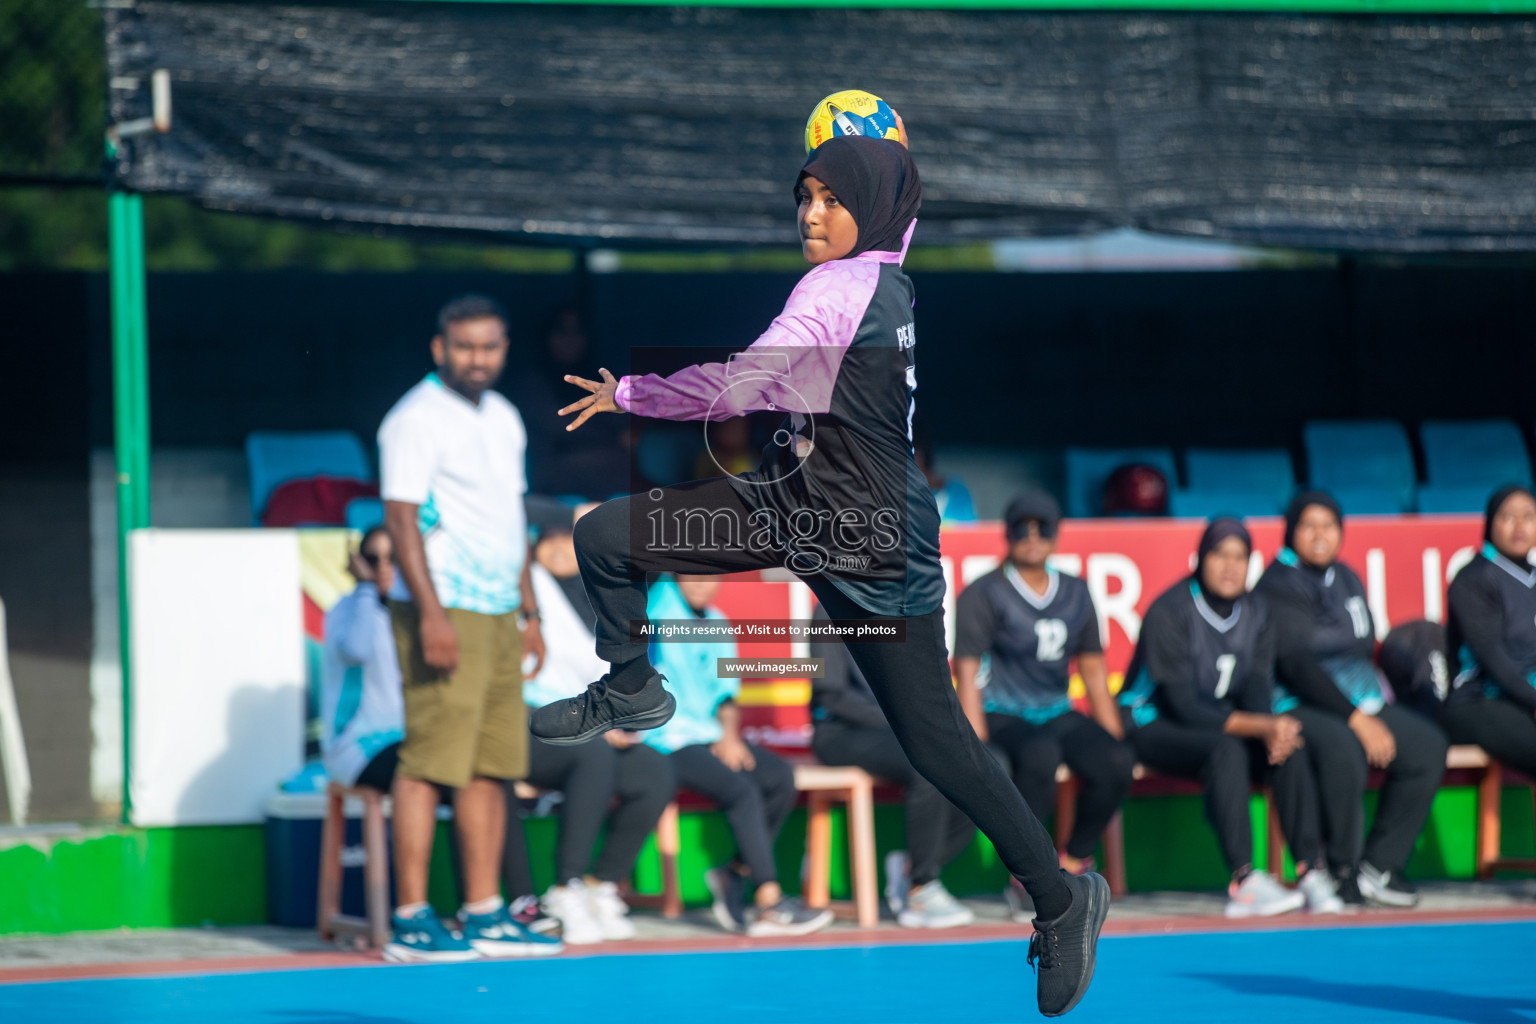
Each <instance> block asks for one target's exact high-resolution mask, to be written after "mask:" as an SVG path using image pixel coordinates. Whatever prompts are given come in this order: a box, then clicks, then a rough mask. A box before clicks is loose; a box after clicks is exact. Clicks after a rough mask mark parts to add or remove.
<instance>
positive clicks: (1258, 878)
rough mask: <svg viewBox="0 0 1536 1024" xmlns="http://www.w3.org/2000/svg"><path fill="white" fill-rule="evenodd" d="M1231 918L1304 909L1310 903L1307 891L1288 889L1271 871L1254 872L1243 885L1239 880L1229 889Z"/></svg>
mask: <svg viewBox="0 0 1536 1024" xmlns="http://www.w3.org/2000/svg"><path fill="white" fill-rule="evenodd" d="M1227 894H1228V898H1227V909H1226V916H1228V917H1273V916H1274V915H1276V914H1289V913H1290V912H1291V911H1293V910H1299V909H1301V905H1302V904H1303V903H1306V902H1307V896H1306V893H1303V892H1298V891H1297V890H1295V889H1287V888H1286V887H1285V886H1283V885H1281V884H1280V883H1279V882H1277V881H1275V879H1274V876H1273V875H1271V874H1270V873H1269V872H1267V871H1254V872H1252V873H1251V874H1249V876H1248V877H1247V878H1245V879H1243V884H1242V885H1238V884H1237V883H1236V882H1234V883H1232V885H1231V886H1230V887H1229V888H1228V889H1227Z"/></svg>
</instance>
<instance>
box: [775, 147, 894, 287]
mask: <svg viewBox="0 0 1536 1024" xmlns="http://www.w3.org/2000/svg"><path fill="white" fill-rule="evenodd" d="M807 175H809V176H810V177H813V178H815V179H816V180H817V181H819V182H821V183H822V184H823V185H825V186H827V188H829V189H830V190H831V191H832V194H833V195H835V196H837V200H838V202H840V203H842V204H843V206H844V207H846V208H847V210H848V212H849V213H850V214H852V215H853V222H854V223H855V224H857V225H858V226H859V237H858V240H857V241H855V242H854V244H853V251H852V252H850V253H849V254H848V256H857V255H859V254H860V253H862V252H869V251H870V250H875V251H877V252H900V251H901V240H902V238H903V237H904V236H905V235H906V233H907V228H909V227H911V225H912V219H913V218H914V217H916V216H917V210H918V207H920V206H921V205H922V204H923V185H922V182H921V181H919V180H918V177H917V165H916V164H915V163H913V162H912V154H911V153H909V152H907V147H906V146H903V145H902V144H901V143H899V142H888V141H886V140H885V139H871V138H868V137H866V136H863V135H839V136H837V137H836V138H834V139H828V140H827V141H826V142H823V143H822V144H821V145H819V146H817V147H816V148H815V149H813V150H811V155H810V156H808V157H806V160H805V166H803V167H801V168H800V176H799V177H798V178H796V179H795V191H796V192H797V193H798V191H799V188H800V182H801V181H802V180H803V179H804V178H805V177H806V176H807ZM797 201H798V197H797ZM848 256H845V257H843V258H844V259H847V258H848Z"/></svg>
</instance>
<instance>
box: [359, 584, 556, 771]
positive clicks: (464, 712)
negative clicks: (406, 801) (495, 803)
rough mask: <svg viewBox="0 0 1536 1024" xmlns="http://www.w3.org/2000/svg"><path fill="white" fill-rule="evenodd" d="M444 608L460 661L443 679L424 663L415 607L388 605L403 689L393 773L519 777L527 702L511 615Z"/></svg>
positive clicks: (519, 638)
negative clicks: (401, 730) (401, 736)
mask: <svg viewBox="0 0 1536 1024" xmlns="http://www.w3.org/2000/svg"><path fill="white" fill-rule="evenodd" d="M447 612H448V620H449V621H450V622H452V623H453V629H454V632H455V633H457V634H458V637H459V665H458V668H456V669H454V671H453V674H452V675H448V676H444V675H442V674H440V673H439V672H437V671H436V670H435V669H432V668H429V667H428V666H427V663H426V662H425V661H423V660H422V656H421V614H420V612H419V611H418V609H417V607H416V605H415V604H414V603H412V602H401V601H392V602H390V605H389V616H390V620H391V622H392V624H393V626H394V633H395V648H396V650H398V651H399V653H400V674H401V676H402V682H403V684H404V687H405V739H404V740H402V741H401V743H400V767H399V768H398V771H399V773H400V774H401V775H404V776H406V777H408V778H412V779H421V780H424V781H426V782H436V783H438V784H440V785H444V786H464V785H466V784H468V782H469V780H470V779H471V778H473V777H475V776H477V775H481V776H485V777H487V778H492V779H521V778H523V777H525V776H526V775H527V774H528V706H527V705H526V704H524V703H523V635H522V631H521V630H520V629H519V628H518V624H517V613H516V612H508V613H506V614H505V615H481V614H479V613H477V612H466V611H463V610H461V609H458V608H449V609H447Z"/></svg>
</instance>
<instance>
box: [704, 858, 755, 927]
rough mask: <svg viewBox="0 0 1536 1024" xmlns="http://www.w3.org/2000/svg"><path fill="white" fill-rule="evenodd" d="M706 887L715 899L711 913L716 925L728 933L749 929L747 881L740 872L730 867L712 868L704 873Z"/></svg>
mask: <svg viewBox="0 0 1536 1024" xmlns="http://www.w3.org/2000/svg"><path fill="white" fill-rule="evenodd" d="M704 885H705V887H706V888H708V889H709V894H710V895H711V896H713V897H714V898H715V901H714V905H713V906H711V907H710V908H709V909H710V913H712V914H714V915H715V923H716V924H718V925H719V926H720V927H721V928H724V929H725V930H726V931H728V932H740V931H745V930H746V927H747V880H746V879H745V878H742V877H741V873H740V872H739V871H733V870H732V869H731V868H729V867H723V868H710V869H709V870H708V871H706V872H704Z"/></svg>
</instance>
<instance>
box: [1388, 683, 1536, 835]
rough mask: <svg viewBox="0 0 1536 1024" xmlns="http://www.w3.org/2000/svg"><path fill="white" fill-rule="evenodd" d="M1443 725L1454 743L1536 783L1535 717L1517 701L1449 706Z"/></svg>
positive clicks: (1464, 703)
mask: <svg viewBox="0 0 1536 1024" xmlns="http://www.w3.org/2000/svg"><path fill="white" fill-rule="evenodd" d="M1440 724H1441V725H1443V726H1445V731H1446V733H1447V735H1448V737H1449V739H1450V741H1451V742H1452V743H1474V744H1476V745H1477V746H1479V747H1482V748H1483V750H1485V751H1486V752H1487V753H1488V756H1489V757H1491V758H1493V759H1494V760H1496V761H1499V762H1500V763H1502V764H1506V765H1508V766H1509V767H1511V768H1513V769H1514V770H1515V771H1517V772H1519V773H1520V774H1521V775H1524V776H1525V777H1526V778H1528V779H1533V780H1536V715H1532V714H1531V713H1530V711H1528V710H1527V709H1525V708H1523V707H1521V706H1520V705H1519V704H1516V703H1515V702H1514V701H1511V700H1498V699H1487V698H1484V699H1480V700H1463V701H1457V702H1455V703H1453V704H1447V705H1446V706H1445V707H1444V708H1443V709H1441V711H1440ZM1372 863H1374V861H1373V862H1372Z"/></svg>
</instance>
